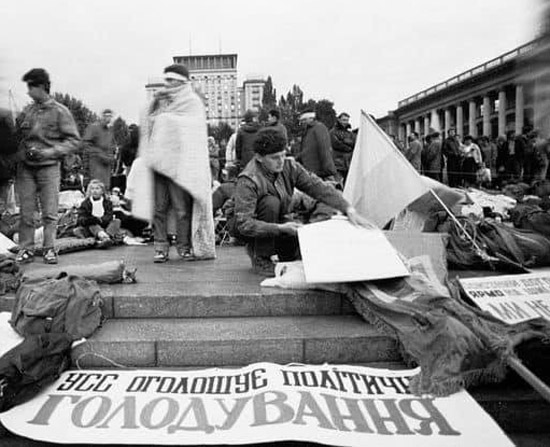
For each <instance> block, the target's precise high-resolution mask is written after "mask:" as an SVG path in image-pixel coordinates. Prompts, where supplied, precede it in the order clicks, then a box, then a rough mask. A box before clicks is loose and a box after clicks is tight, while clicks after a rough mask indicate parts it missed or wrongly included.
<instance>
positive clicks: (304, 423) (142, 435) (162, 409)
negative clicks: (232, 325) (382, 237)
mask: <svg viewBox="0 0 550 447" xmlns="http://www.w3.org/2000/svg"><path fill="white" fill-rule="evenodd" d="M418 371H419V370H418V369H416V370H401V371H390V370H384V369H374V368H366V367H357V366H347V365H338V366H335V365H321V366H313V365H292V366H290V365H289V366H282V365H275V364H272V363H257V364H253V365H249V366H246V367H243V368H238V369H209V370H202V371H175V370H170V371H163V370H136V371H126V370H122V371H119V370H98V371H94V370H84V371H67V372H65V373H63V375H62V376H61V377H60V378H59V380H57V381H56V382H55V383H54V384H52V385H51V386H49V387H47V388H46V389H44V390H43V392H42V393H41V394H40V395H38V396H37V397H35V398H34V399H33V400H31V401H29V402H27V403H25V404H22V405H20V406H17V407H14V408H13V409H11V410H9V411H8V412H6V413H3V414H0V419H1V421H2V423H3V424H4V426H5V427H6V428H7V429H8V430H10V431H12V432H14V433H17V434H19V435H21V436H25V437H28V438H32V439H36V440H41V441H46V442H58V443H66V444H69V443H71V444H72V443H86V444H89V443H93V444H141V445H153V444H161V445H203V444H248V443H260V442H275V441H286V440H296V441H304V442H318V443H322V444H327V445H334V446H351V447H365V446H371V445H372V446H378V447H389V446H403V445H411V446H412V445H414V446H425V447H448V446H465V445H471V446H478V445H483V446H485V445H486V446H493V445H495V446H496V445H498V446H499V447H502V446H512V445H513V444H512V443H511V442H510V440H509V439H508V438H507V437H506V435H505V434H504V433H503V432H502V430H501V429H500V428H499V427H498V425H497V424H496V423H495V422H494V421H493V420H492V419H491V418H490V417H489V416H488V415H487V413H485V412H484V411H483V409H482V408H481V407H480V406H479V405H478V404H477V403H476V402H475V400H474V399H473V398H472V397H471V396H470V395H469V394H468V393H467V392H466V391H461V392H459V393H456V394H454V395H452V396H448V397H445V398H436V397H432V396H415V395H411V394H410V393H409V388H408V386H409V381H410V379H411V377H412V376H414V375H415V374H417V373H418Z"/></svg>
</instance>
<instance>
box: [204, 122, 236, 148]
mask: <svg viewBox="0 0 550 447" xmlns="http://www.w3.org/2000/svg"><path fill="white" fill-rule="evenodd" d="M233 132H235V131H234V130H233V128H232V127H231V126H230V125H229V124H227V123H226V122H225V121H222V122H221V123H219V124H218V125H216V126H213V125H211V124H209V125H208V136H210V137H214V139H215V140H216V141H217V142H218V143H220V142H221V141H222V140H225V141H227V140H229V137H230V136H231V135H232V134H233Z"/></svg>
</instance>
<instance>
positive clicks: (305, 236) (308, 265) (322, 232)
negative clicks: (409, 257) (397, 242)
mask: <svg viewBox="0 0 550 447" xmlns="http://www.w3.org/2000/svg"><path fill="white" fill-rule="evenodd" d="M298 239H299V241H300V251H301V252H302V259H303V261H304V271H305V275H306V281H307V282H313V283H323V282H352V281H367V280H372V279H384V278H395V277H399V276H408V275H409V271H408V270H407V267H406V266H405V264H404V263H403V261H402V260H401V258H400V257H399V255H398V254H397V251H396V250H395V248H393V246H392V245H391V244H390V243H389V241H388V239H386V236H384V233H383V232H382V231H381V230H378V229H373V230H367V229H365V228H362V227H357V226H355V225H353V224H351V223H350V222H349V221H348V220H347V219H346V218H333V219H331V220H327V221H324V222H319V223H314V224H310V225H305V226H303V227H301V228H300V229H299V230H298Z"/></svg>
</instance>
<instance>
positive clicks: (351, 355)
mask: <svg viewBox="0 0 550 447" xmlns="http://www.w3.org/2000/svg"><path fill="white" fill-rule="evenodd" d="M106 359H109V360H106ZM399 359H400V356H399V354H398V351H397V344H396V341H395V339H394V338H392V337H389V336H387V335H383V334H380V332H379V331H377V330H376V329H375V328H374V327H372V326H371V325H369V324H366V323H364V322H363V320H361V319H360V318H359V317H357V316H354V315H336V316H302V317H296V316H294V317H255V318H230V317H228V318H199V319H197V318H191V319H189V318H166V319H155V318H151V319H126V320H124V319H115V320H109V321H107V322H106V323H105V324H104V326H103V327H102V328H101V329H100V330H99V332H97V333H96V334H95V335H94V336H93V337H92V338H90V339H89V340H88V341H86V342H85V343H83V344H81V345H79V346H77V347H76V348H75V349H73V361H74V362H75V363H76V362H77V361H78V364H79V365H80V366H83V367H87V368H95V367H105V366H109V365H110V364H111V363H110V362H116V363H118V364H122V365H125V366H132V367H174V366H179V367H188V366H196V367H200V366H226V365H246V364H249V363H254V362H261V361H268V362H274V363H292V362H298V363H313V364H321V363H325V362H328V363H358V362H359V363H368V362H387V361H398V360H399Z"/></svg>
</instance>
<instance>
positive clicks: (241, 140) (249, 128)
mask: <svg viewBox="0 0 550 447" xmlns="http://www.w3.org/2000/svg"><path fill="white" fill-rule="evenodd" d="M261 127H262V126H261V125H260V123H259V122H258V113H257V112H256V111H255V110H247V111H246V113H245V114H244V124H243V125H242V126H241V127H240V128H239V130H238V131H237V139H236V140H235V156H236V158H237V162H238V163H239V166H240V168H241V169H244V168H245V166H246V165H247V164H248V162H249V161H250V160H251V159H252V158H253V157H254V140H255V139H256V134H257V133H258V130H260V128H261Z"/></svg>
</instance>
